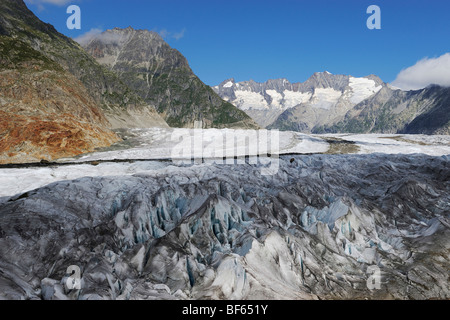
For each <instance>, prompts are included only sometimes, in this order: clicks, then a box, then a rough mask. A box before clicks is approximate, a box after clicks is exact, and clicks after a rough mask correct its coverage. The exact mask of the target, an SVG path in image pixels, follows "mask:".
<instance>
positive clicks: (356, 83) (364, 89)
mask: <svg viewBox="0 0 450 320" xmlns="http://www.w3.org/2000/svg"><path fill="white" fill-rule="evenodd" d="M349 85H350V87H351V89H352V91H353V94H352V96H351V97H350V101H351V102H352V103H354V104H358V103H360V102H361V101H363V100H365V99H367V98H369V97H370V96H372V95H373V94H375V93H377V92H378V91H380V90H381V88H382V86H377V84H376V83H375V81H373V80H371V79H367V78H354V77H350V84H349Z"/></svg>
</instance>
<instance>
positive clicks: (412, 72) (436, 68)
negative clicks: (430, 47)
mask: <svg viewBox="0 0 450 320" xmlns="http://www.w3.org/2000/svg"><path fill="white" fill-rule="evenodd" d="M430 84H437V85H440V86H443V87H450V53H445V54H443V55H442V56H440V57H438V58H424V59H422V60H420V61H418V62H417V63H416V64H415V65H413V66H411V67H409V68H406V69H403V70H402V71H400V73H399V74H398V75H397V78H396V79H395V80H394V81H393V82H392V85H393V86H395V87H398V88H400V89H403V90H417V89H422V88H425V87H427V86H429V85H430Z"/></svg>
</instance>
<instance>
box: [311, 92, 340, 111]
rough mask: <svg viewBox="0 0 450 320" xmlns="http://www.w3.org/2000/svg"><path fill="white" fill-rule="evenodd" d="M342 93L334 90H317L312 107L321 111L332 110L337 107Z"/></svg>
mask: <svg viewBox="0 0 450 320" xmlns="http://www.w3.org/2000/svg"><path fill="white" fill-rule="evenodd" d="M341 95H342V93H341V92H340V91H337V90H334V89H333V88H317V89H315V90H314V95H313V97H312V103H311V106H312V107H314V108H320V109H327V110H329V109H331V108H333V107H335V106H336V104H337V103H338V101H339V99H340V98H341Z"/></svg>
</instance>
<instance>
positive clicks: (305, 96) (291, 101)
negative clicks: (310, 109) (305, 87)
mask: <svg viewBox="0 0 450 320" xmlns="http://www.w3.org/2000/svg"><path fill="white" fill-rule="evenodd" d="M283 94H284V109H289V108H293V107H295V106H297V105H299V104H302V103H306V102H308V101H309V99H311V96H312V94H311V93H309V92H305V93H303V92H299V91H290V90H284V91H283Z"/></svg>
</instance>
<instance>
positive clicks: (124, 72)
mask: <svg viewBox="0 0 450 320" xmlns="http://www.w3.org/2000/svg"><path fill="white" fill-rule="evenodd" d="M82 45H83V47H84V48H85V50H86V51H87V52H89V53H90V54H91V55H92V56H93V57H94V58H95V59H96V60H97V61H98V62H99V63H100V64H102V65H103V66H106V67H107V68H108V69H109V70H111V71H113V72H115V73H116V74H118V75H119V78H120V79H121V80H122V81H123V82H124V83H126V84H127V85H128V86H129V87H130V88H131V89H133V90H134V91H135V92H137V93H138V95H139V96H140V98H142V99H143V100H144V101H145V102H146V103H147V104H149V105H151V106H153V107H155V108H156V110H157V111H158V113H159V114H160V115H161V116H162V117H163V118H164V119H165V120H166V121H167V123H168V124H169V125H170V126H172V127H193V126H194V123H195V121H202V122H203V127H204V128H210V127H241V128H257V127H258V126H257V125H256V124H255V123H254V121H253V120H252V119H251V118H250V117H249V116H248V115H246V114H245V113H244V112H242V111H241V110H239V109H238V108H236V107H235V106H233V105H232V104H230V103H227V102H225V101H223V100H222V99H221V98H220V97H219V96H218V95H217V94H216V93H214V91H213V90H212V89H211V88H210V87H209V86H207V85H205V84H204V83H203V82H201V81H200V79H199V78H198V77H197V76H196V75H195V74H194V73H193V72H192V70H191V68H190V67H189V64H188V62H187V60H186V58H185V57H184V56H183V55H182V54H181V53H180V52H178V51H177V50H175V49H173V48H171V47H170V46H169V45H168V44H167V43H166V42H165V41H164V40H163V39H162V38H161V36H160V35H159V34H157V33H156V32H152V31H148V30H134V29H133V28H131V27H129V28H126V29H119V28H115V29H112V30H107V31H105V32H103V33H102V34H100V35H97V36H95V37H93V38H92V39H90V40H89V41H86V42H85V43H82Z"/></svg>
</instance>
